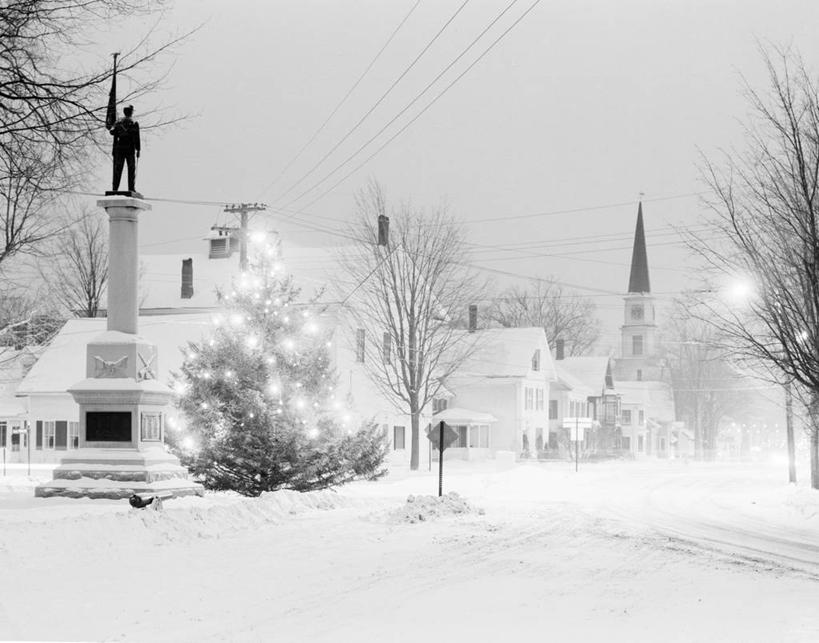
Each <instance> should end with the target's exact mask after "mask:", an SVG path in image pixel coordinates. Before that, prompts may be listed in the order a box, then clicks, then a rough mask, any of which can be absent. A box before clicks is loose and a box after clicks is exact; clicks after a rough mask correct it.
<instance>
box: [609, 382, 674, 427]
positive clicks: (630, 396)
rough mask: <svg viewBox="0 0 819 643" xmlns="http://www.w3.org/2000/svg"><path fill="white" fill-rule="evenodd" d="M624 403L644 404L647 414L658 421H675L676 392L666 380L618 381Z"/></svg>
mask: <svg viewBox="0 0 819 643" xmlns="http://www.w3.org/2000/svg"><path fill="white" fill-rule="evenodd" d="M615 391H616V392H617V393H619V394H620V396H621V402H622V403H623V404H638V405H641V406H643V408H644V409H645V412H646V416H647V417H648V418H649V419H651V420H654V421H657V422H673V421H674V392H673V391H672V389H671V385H670V384H667V383H666V382H656V381H643V382H616V383H615Z"/></svg>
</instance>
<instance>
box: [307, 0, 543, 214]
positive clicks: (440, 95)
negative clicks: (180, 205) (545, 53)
mask: <svg viewBox="0 0 819 643" xmlns="http://www.w3.org/2000/svg"><path fill="white" fill-rule="evenodd" d="M540 1H541V0H535V2H533V3H532V4H531V5H530V6H529V8H528V9H526V11H524V12H523V14H522V15H521V16H520V17H519V18H518V19H517V20H515V22H513V23H512V24H511V25H510V26H509V27H508V28H507V29H506V30H505V31H504V32H503V33H501V35H500V36H498V37H497V38H496V39H495V40H494V41H493V42H492V44H490V45H489V47H487V48H486V49H485V50H484V51H483V52H482V53H481V54H480V55H479V56H478V57H477V58H476V59H475V60H474V61H473V62H472V63H471V64H470V65H469V66H468V67H467V68H466V69H465V70H464V71H463V72H461V73H460V74H459V75H458V76H456V77H455V80H453V81H452V82H451V83H450V84H449V85H447V86H446V87H445V88H444V89H443V90H442V91H441V92H440V93H439V94H438V95H437V96H436V97H435V98H433V99H432V100H431V101H430V102H429V103H427V105H426V106H425V107H424V108H423V109H422V110H421V111H420V112H418V114H416V115H415V116H414V117H413V118H412V119H410V121H409V122H408V123H407V124H406V125H404V126H403V127H402V128H401V129H399V130H398V131H397V132H396V133H395V134H393V135H392V136H391V137H390V138H388V139H387V140H386V141H385V142H384V144H383V145H381V146H380V147H379V148H378V149H376V150H375V152H373V153H372V154H370V156H368V157H367V158H366V159H364V160H363V161H362V162H361V163H359V164H358V165H357V166H356V167H355V168H353V169H352V170H351V171H350V172H348V173H347V174H345V175H344V176H343V177H341V178H340V179H339V180H338V181H336V182H335V183H334V184H333V185H332V186H330V187H329V188H328V189H327V190H325V191H324V192H322V193H321V194H319V195H318V196H317V197H316V198H314V199H313V200H312V201H310V202H308V203H307V205H305V206H304V207H305V208H308V207H310V206H311V205H312V204H313V203H315V202H316V201H318V200H320V199H322V198H323V197H325V196H326V195H327V194H329V193H330V192H332V191H333V190H335V189H336V188H337V187H338V186H339V185H341V184H342V183H343V182H344V181H346V180H347V179H348V178H349V177H350V176H352V175H353V174H355V173H356V172H357V171H358V170H360V169H361V168H362V167H364V165H366V164H367V163H369V162H370V161H371V160H372V159H373V158H375V157H376V156H377V155H378V154H379V153H380V152H381V151H382V150H383V149H384V148H385V147H387V145H389V144H390V143H392V142H393V141H394V140H395V139H396V138H398V137H399V136H400V135H401V134H403V133H404V132H405V131H406V130H407V129H408V128H409V126H410V125H412V124H413V123H414V122H415V121H417V120H418V119H419V118H420V117H421V116H423V115H424V114H425V113H426V111H427V110H428V109H429V108H430V107H432V106H433V105H434V104H435V103H436V102H438V100H439V99H440V98H441V97H443V96H444V95H445V94H446V93H447V92H448V91H449V90H450V89H452V87H453V86H454V85H455V84H456V83H457V82H458V81H459V80H461V78H463V77H464V76H465V75H466V74H467V73H469V71H471V70H472V68H473V67H474V66H475V65H476V64H478V62H480V61H481V60H482V59H483V58H484V56H486V55H487V54H488V53H489V52H490V51H491V50H492V49H493V48H494V47H495V45H497V44H498V42H500V41H501V40H502V39H503V38H504V37H505V36H506V34H508V33H509V32H510V31H512V29H514V28H515V27H516V26H517V25H518V24H519V23H520V22H521V20H523V19H524V18H525V17H526V16H527V15H528V14H529V12H531V11H532V9H534V8H535V7H536V6H537V5H538V4H540Z"/></svg>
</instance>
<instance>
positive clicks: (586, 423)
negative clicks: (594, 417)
mask: <svg viewBox="0 0 819 643" xmlns="http://www.w3.org/2000/svg"><path fill="white" fill-rule="evenodd" d="M563 428H564V429H569V438H570V439H571V441H572V442H574V470H575V472H577V470H578V465H579V463H580V443H581V442H582V441H583V440H585V439H586V429H591V428H592V421H591V418H581V417H574V418H563Z"/></svg>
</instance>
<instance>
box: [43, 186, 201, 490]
mask: <svg viewBox="0 0 819 643" xmlns="http://www.w3.org/2000/svg"><path fill="white" fill-rule="evenodd" d="M99 205H102V206H103V207H105V209H106V210H107V212H108V215H109V218H110V230H111V235H110V252H109V256H110V266H109V273H110V275H111V276H110V280H109V286H108V288H109V291H108V307H109V310H108V314H109V316H108V330H107V331H106V332H104V333H102V334H101V335H99V336H98V337H95V338H94V340H93V341H91V342H89V344H88V347H87V350H86V363H85V372H86V375H87V377H86V379H84V380H82V381H81V382H78V383H77V384H75V385H74V386H72V387H71V388H70V389H68V392H69V393H71V395H72V396H73V397H74V400H75V401H76V402H77V403H78V404H79V406H80V445H79V446H80V448H79V449H78V450H77V451H75V452H73V453H70V454H69V455H67V456H65V457H63V458H62V460H61V461H60V465H59V466H58V467H57V468H56V469H55V470H54V479H53V480H51V481H50V482H48V483H46V484H43V485H40V486H38V487H36V488H35V490H34V495H35V496H37V497H49V496H67V497H71V498H79V497H90V498H129V497H130V496H131V495H133V494H134V493H159V492H164V493H170V494H171V495H172V496H187V495H203V493H204V490H203V488H202V485H200V484H197V483H194V482H191V481H189V480H188V479H187V478H188V475H187V471H186V470H185V468H184V467H182V466H181V465H180V463H179V459H178V458H177V457H176V456H175V455H173V454H171V453H168V452H167V451H166V450H165V446H164V439H165V418H166V415H167V408H168V404H169V402H170V399H171V395H172V393H171V390H170V389H169V388H168V387H167V386H165V385H164V384H162V383H161V382H159V381H158V380H157V379H156V374H157V372H158V371H157V350H156V346H154V345H153V344H151V343H150V342H148V341H146V340H145V339H143V338H141V337H139V336H138V335H137V334H136V331H137V253H136V249H137V220H136V215H137V213H138V211H139V210H140V209H148V208H150V206H149V205H148V204H146V203H144V202H143V201H140V200H138V199H132V198H123V197H121V196H117V197H110V198H106V199H103V200H101V201H99Z"/></svg>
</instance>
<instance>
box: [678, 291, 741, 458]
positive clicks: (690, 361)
mask: <svg viewBox="0 0 819 643" xmlns="http://www.w3.org/2000/svg"><path fill="white" fill-rule="evenodd" d="M696 305H697V302H696V300H695V299H694V298H693V297H688V298H684V299H680V300H678V301H677V302H675V305H674V308H673V310H672V313H671V315H669V319H670V322H669V324H668V325H667V326H666V328H665V329H664V333H663V335H664V336H663V343H664V344H665V346H664V353H665V355H666V358H667V360H668V368H669V371H670V374H671V386H672V389H673V391H674V407H675V410H676V414H677V419H680V420H684V421H685V423H686V425H687V426H689V427H691V428H692V430H693V432H694V454H695V457H696V458H697V459H701V458H705V459H713V458H714V457H715V455H716V448H717V437H718V432H719V424H720V421H721V420H722V419H723V418H725V417H729V416H730V417H735V418H736V417H740V416H741V415H742V414H743V412H744V409H745V408H746V407H747V405H748V402H749V395H748V392H747V390H746V388H744V387H745V386H746V385H747V382H748V381H749V378H745V377H743V376H742V374H741V373H740V372H739V371H738V370H737V368H736V367H735V365H733V364H732V363H731V362H730V361H729V357H728V356H727V355H726V351H725V341H724V339H723V338H722V337H720V336H719V335H718V333H717V331H716V329H715V328H714V326H713V325H712V324H710V323H708V322H706V321H703V319H701V317H700V316H698V315H697V314H696Z"/></svg>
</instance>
